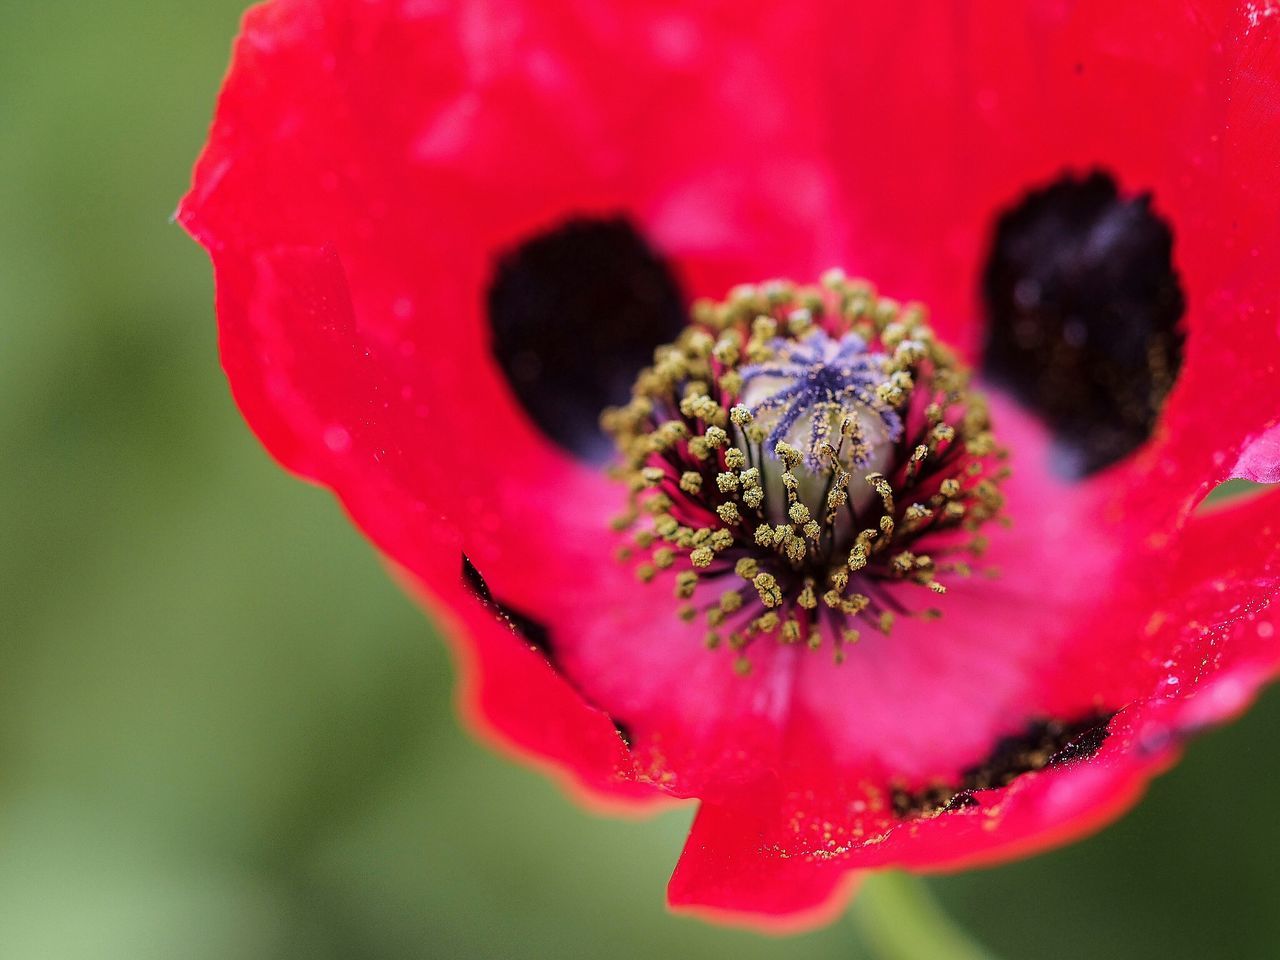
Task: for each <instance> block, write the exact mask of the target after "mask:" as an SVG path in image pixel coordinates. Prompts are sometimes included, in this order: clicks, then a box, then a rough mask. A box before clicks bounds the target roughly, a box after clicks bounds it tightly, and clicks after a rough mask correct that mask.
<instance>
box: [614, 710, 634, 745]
mask: <svg viewBox="0 0 1280 960" xmlns="http://www.w3.org/2000/svg"><path fill="white" fill-rule="evenodd" d="M613 729H615V730H617V731H618V738H619V739H620V740H622V745H623V746H624V747H626V748H627V749H628V750H630V749H631V744H632V743H634V742H635V738H634V735H633V734H632V733H631V728H630V727H628V726H627V725H626V724H625V723H623V722H622V721H620V720H618V719H616V718H615V719H614V721H613Z"/></svg>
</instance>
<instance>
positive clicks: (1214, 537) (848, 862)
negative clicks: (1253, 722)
mask: <svg viewBox="0 0 1280 960" xmlns="http://www.w3.org/2000/svg"><path fill="white" fill-rule="evenodd" d="M1160 555H1161V556H1163V557H1165V559H1166V563H1167V568H1165V569H1160V568H1158V567H1151V568H1149V569H1148V571H1147V572H1146V575H1138V576H1133V577H1130V578H1129V582H1130V586H1131V588H1132V590H1133V591H1134V593H1133V595H1132V597H1131V599H1132V601H1133V606H1132V607H1131V608H1129V609H1128V610H1125V609H1123V608H1113V609H1112V611H1111V612H1110V613H1109V614H1108V615H1107V616H1105V617H1104V616H1100V617H1099V618H1098V620H1097V622H1095V623H1093V624H1087V625H1086V629H1084V630H1081V631H1079V634H1078V636H1079V638H1080V639H1081V641H1083V643H1082V647H1083V650H1084V653H1085V654H1087V655H1093V656H1096V655H1097V654H1098V652H1099V646H1098V645H1096V644H1093V643H1091V638H1090V632H1091V631H1095V630H1098V631H1105V632H1103V633H1102V639H1104V640H1105V641H1106V642H1107V643H1108V644H1110V645H1111V646H1113V647H1115V648H1116V653H1115V654H1114V655H1113V656H1114V660H1118V661H1120V662H1124V663H1128V664H1130V665H1131V667H1130V670H1129V672H1128V673H1127V675H1126V676H1125V677H1124V685H1125V686H1126V687H1127V694H1128V696H1127V699H1126V700H1124V701H1123V702H1122V703H1120V704H1116V705H1119V706H1122V707H1123V709H1122V710H1121V712H1120V714H1119V715H1118V716H1117V717H1116V718H1115V719H1113V720H1112V721H1111V724H1110V735H1109V736H1108V738H1107V739H1106V740H1105V741H1104V742H1103V744H1102V747H1101V749H1100V750H1099V751H1098V752H1097V753H1096V754H1095V755H1094V756H1092V757H1091V758H1089V759H1088V760H1079V761H1074V762H1071V761H1068V762H1065V763H1062V764H1060V765H1058V766H1050V767H1048V768H1045V769H1043V770H1040V771H1039V772H1033V773H1026V774H1024V775H1022V776H1021V777H1018V778H1017V779H1015V780H1014V781H1013V782H1012V784H1010V785H1009V786H1008V787H1005V788H1003V789H999V790H988V791H978V792H976V793H975V794H974V795H973V796H974V800H975V801H976V803H975V804H973V805H963V806H957V807H956V808H955V809H952V810H948V811H946V812H942V813H940V814H937V815H934V816H931V817H930V816H925V817H919V818H914V819H907V820H905V821H904V820H900V819H898V818H896V817H893V816H891V815H890V814H889V812H888V810H887V809H886V801H887V797H886V790H887V787H888V784H887V783H886V782H885V780H884V779H883V777H882V776H880V775H879V772H878V771H874V770H869V771H864V775H863V776H861V777H860V776H859V775H858V772H857V771H855V770H851V769H849V768H844V769H839V768H833V767H832V766H830V765H827V766H820V765H818V764H816V763H815V764H814V765H813V766H812V767H811V768H810V771H809V776H807V777H803V778H802V777H799V776H784V777H780V778H778V779H777V780H775V781H773V782H772V783H771V784H768V783H765V784H758V785H756V787H755V789H753V791H752V792H751V793H749V794H748V793H745V792H744V793H743V794H740V795H739V796H738V797H737V798H736V799H735V800H733V801H730V802H721V803H719V804H716V805H714V806H710V805H709V806H706V807H704V812H703V813H700V815H699V818H698V821H697V822H696V825H695V832H694V837H692V838H691V840H690V843H689V844H688V845H687V846H686V848H685V852H684V854H683V855H682V859H681V863H680V866H679V867H678V868H677V870H676V874H675V877H674V878H673V881H672V897H673V899H674V900H675V901H676V902H678V903H679V904H683V905H689V904H704V905H707V906H710V907H713V908H720V907H724V906H725V905H726V902H728V903H731V904H733V903H736V904H737V905H738V908H739V909H741V910H748V911H754V912H758V913H759V914H761V915H762V919H763V920H764V921H765V922H771V918H772V916H773V915H774V914H775V913H777V912H790V911H797V912H805V913H808V914H809V915H816V916H821V911H822V910H823V909H824V908H826V907H829V906H830V905H831V904H832V903H833V902H836V901H838V899H839V896H838V893H839V886H838V880H839V877H840V875H841V874H842V873H843V872H845V871H850V870H853V871H857V870H863V869H867V868H872V867H880V866H899V867H909V868H913V869H921V870H936V869H954V868H959V867H968V866H975V865H979V864H989V863H993V862H998V861H1001V860H1005V859H1009V858H1011V857H1018V856H1025V855H1027V854H1029V853H1032V852H1035V851H1037V850H1041V849H1044V848H1046V847H1049V846H1053V845H1056V844H1060V843H1064V842H1067V841H1069V840H1072V839H1075V838H1076V837H1078V836H1080V835H1081V834H1083V833H1087V832H1090V831H1092V830H1095V829H1098V828H1099V827H1101V826H1103V825H1105V824H1106V823H1107V822H1109V821H1110V820H1112V819H1114V818H1115V817H1116V816H1118V815H1119V814H1120V813H1122V812H1123V811H1124V810H1125V809H1127V808H1128V807H1129V806H1130V805H1131V804H1132V803H1133V802H1134V801H1135V800H1136V799H1137V798H1138V797H1139V796H1140V795H1141V793H1142V791H1143V789H1144V788H1145V785H1146V783H1147V781H1148V780H1149V779H1150V778H1151V777H1152V776H1153V775H1155V774H1156V773H1158V772H1160V771H1161V770H1163V769H1165V768H1166V767H1167V766H1168V765H1170V764H1171V763H1172V762H1173V761H1174V760H1175V759H1176V757H1177V754H1178V751H1179V749H1180V747H1181V744H1182V743H1183V742H1184V741H1185V739H1186V738H1187V737H1188V736H1189V735H1191V734H1193V733H1195V732H1197V731H1199V730H1201V729H1203V728H1204V727H1206V726H1208V725H1211V724H1215V723H1221V722H1224V721H1226V720H1229V719H1231V718H1233V717H1235V716H1236V715H1238V714H1239V713H1240V712H1241V711H1243V710H1244V709H1246V708H1247V706H1248V705H1249V703H1250V702H1251V701H1252V699H1253V698H1254V696H1256V694H1257V692H1258V689H1259V688H1260V687H1261V686H1262V685H1263V684H1265V683H1267V682H1269V681H1270V680H1271V679H1272V678H1273V677H1274V676H1275V674H1276V672H1277V670H1278V669H1280V647H1278V646H1277V644H1276V642H1275V637H1276V631H1277V626H1278V624H1277V618H1276V614H1275V605H1276V603H1277V601H1280V491H1276V492H1274V493H1270V494H1267V495H1265V496H1261V497H1256V498H1253V499H1251V500H1249V501H1247V502H1244V503H1240V504H1238V505H1235V506H1228V507H1225V508H1219V509H1217V510H1213V511H1210V512H1208V513H1205V514H1201V515H1198V516H1197V517H1195V518H1194V520H1193V521H1192V522H1191V523H1190V524H1189V525H1188V527H1187V528H1186V530H1185V532H1184V533H1183V534H1182V536H1181V538H1180V539H1179V541H1178V542H1177V543H1176V545H1174V546H1171V547H1169V548H1167V549H1165V550H1164V551H1162V553H1161V554H1160ZM1142 611H1145V612H1142ZM1140 612H1142V613H1141V615H1140ZM1112 617H1115V618H1118V619H1115V622H1113V623H1112V624H1111V626H1110V629H1109V630H1107V629H1106V622H1107V620H1108V619H1109V618H1112ZM1113 669H1114V663H1113V662H1108V663H1105V664H1099V665H1098V667H1097V669H1096V670H1094V671H1093V672H1092V675H1091V676H1090V675H1089V674H1087V673H1077V674H1075V680H1074V681H1073V682H1075V683H1090V682H1105V680H1104V677H1105V676H1106V675H1108V674H1109V673H1110V672H1111V671H1112V670H1113ZM825 748H826V743H825V741H824V742H822V743H820V744H818V745H817V752H818V753H821V752H822V751H823V750H824V749H825ZM741 876H746V877H754V878H756V881H757V883H756V884H752V885H751V886H750V889H743V890H740V889H738V888H737V887H736V886H735V878H737V877H741ZM765 877H776V878H777V879H778V882H779V883H780V884H782V885H783V889H781V890H777V889H774V890H769V891H762V890H760V889H757V887H758V886H762V885H764V884H763V881H762V880H761V879H760V878H765ZM793 894H794V895H793ZM771 897H773V898H774V899H772V900H771V899H770V898H771ZM734 898H737V899H734ZM833 898H834V900H833Z"/></svg>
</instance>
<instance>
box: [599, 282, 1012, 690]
mask: <svg viewBox="0 0 1280 960" xmlns="http://www.w3.org/2000/svg"><path fill="white" fill-rule="evenodd" d="M601 422H602V423H603V425H604V428H605V429H606V430H607V431H608V432H609V433H610V434H611V435H612V436H613V437H614V440H615V442H616V444H617V447H618V451H619V453H620V463H619V464H618V466H617V467H616V468H615V470H616V475H617V476H618V477H619V478H620V479H622V480H624V481H625V482H626V483H627V485H628V489H629V506H628V510H627V512H626V513H625V514H624V515H623V516H621V517H619V518H618V519H617V520H616V521H615V527H616V528H617V529H618V530H620V531H627V532H629V535H630V542H629V545H628V546H627V547H625V548H624V549H623V551H621V555H620V560H621V561H622V562H625V563H631V564H634V565H635V570H636V574H637V576H638V577H639V578H640V579H641V580H642V581H644V582H650V581H655V580H657V579H659V578H660V577H664V576H673V577H674V585H673V589H674V591H675V594H676V597H677V598H678V599H680V600H681V601H682V603H681V605H680V607H679V615H680V616H681V617H682V618H683V619H686V620H696V619H699V618H701V619H703V620H704V621H705V623H706V626H707V636H706V642H707V645H708V646H709V647H712V648H714V647H718V646H720V645H722V644H726V643H727V644H728V645H729V646H730V647H731V648H733V649H734V650H736V651H739V652H741V651H742V650H745V649H746V647H747V646H749V645H750V644H751V643H754V642H756V641H757V640H759V639H761V638H765V637H771V638H775V639H776V640H778V641H779V642H782V643H788V644H794V643H805V644H807V645H808V646H809V647H811V648H814V649H818V648H820V647H822V646H824V644H829V645H830V646H831V647H832V649H833V651H834V655H835V658H836V660H837V661H840V660H842V659H843V656H844V651H845V648H846V647H847V646H848V645H849V644H852V643H856V642H857V641H858V638H859V636H860V631H861V630H862V629H865V628H867V627H871V628H873V629H876V630H879V631H881V632H883V633H886V634H887V633H889V632H890V630H891V629H892V627H893V623H894V620H895V618H896V617H898V616H925V617H936V616H939V615H940V611H938V610H937V609H936V608H935V607H933V606H932V605H930V603H931V601H930V600H929V599H928V598H936V596H937V595H940V594H944V593H946V587H945V585H944V582H943V578H946V577H954V576H968V575H969V573H970V565H969V559H970V558H972V557H976V556H978V555H980V554H981V553H982V551H983V549H984V547H985V541H984V539H983V538H982V536H981V535H980V534H978V533H977V530H978V528H979V527H980V526H981V525H982V524H983V523H985V522H986V521H987V520H990V519H992V518H993V517H996V516H997V515H998V514H999V512H1000V506H1001V502H1002V499H1001V496H1000V493H999V490H998V484H999V482H1000V481H1001V480H1002V479H1003V478H1004V477H1005V475H1006V474H1007V472H1008V471H1007V468H1006V467H1005V466H1004V465H1003V463H1002V461H1003V460H1004V458H1005V452H1004V450H1003V449H1002V448H1001V447H1000V446H999V445H998V444H997V443H996V441H995V438H994V437H993V436H992V434H991V430H990V421H989V416H988V412H987V408H986V405H985V403H984V402H983V400H982V398H981V397H979V396H978V395H977V394H976V393H974V392H973V391H972V390H970V388H969V376H968V372H967V371H966V370H964V369H962V367H961V366H960V365H959V363H958V362H957V360H956V358H955V357H954V355H953V354H952V353H951V351H950V350H948V349H947V348H946V347H945V346H944V345H942V344H940V343H939V342H938V341H937V340H936V339H935V338H934V336H933V331H932V330H931V329H930V328H929V326H928V325H927V323H926V318H925V311H924V309H923V308H922V307H920V306H918V305H907V306H905V307H904V306H900V305H899V304H898V303H896V302H895V301H892V300H889V299H887V298H882V297H877V296H876V294H875V292H874V290H873V289H872V288H871V287H870V286H869V285H867V284H865V283H861V282H856V281H849V280H847V279H845V277H844V275H843V273H841V272H839V271H831V272H829V273H828V274H827V275H826V276H824V277H823V281H822V284H821V285H820V286H805V287H798V286H795V285H793V284H791V283H787V282H782V281H776V282H771V283H767V284H763V285H760V286H743V287H739V288H737V289H735V290H734V291H733V292H732V293H731V294H730V297H729V299H728V300H727V301H726V302H723V303H712V302H709V301H700V302H698V303H696V304H695V305H694V309H693V312H692V320H691V321H690V323H689V325H688V326H687V327H686V328H685V329H684V330H683V331H682V333H681V334H680V336H679V337H678V338H677V339H676V341H675V342H674V343H672V344H668V345H665V346H662V347H659V348H658V349H657V350H656V351H655V353H654V363H653V365H652V366H650V367H646V368H645V369H644V370H643V371H641V373H640V375H639V377H638V378H637V380H636V383H635V386H634V388H633V390H632V399H631V401H630V403H628V404H627V405H626V406H624V407H620V408H611V409H609V410H606V411H605V412H604V414H603V416H602V418H601ZM913 590H914V592H915V597H917V598H920V599H914V598H913V597H912V592H913ZM921 599H923V600H925V602H923V603H922V602H921ZM737 662H738V664H739V666H740V667H741V668H743V669H746V668H747V661H746V660H745V659H744V658H741V657H740V658H739V659H738V661H737Z"/></svg>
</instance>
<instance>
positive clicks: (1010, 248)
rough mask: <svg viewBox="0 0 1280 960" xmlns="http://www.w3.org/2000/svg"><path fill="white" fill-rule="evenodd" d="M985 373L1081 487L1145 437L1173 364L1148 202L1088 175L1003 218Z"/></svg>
mask: <svg viewBox="0 0 1280 960" xmlns="http://www.w3.org/2000/svg"><path fill="white" fill-rule="evenodd" d="M982 283H983V287H982V289H983V297H984V300H985V304H986V311H987V320H988V330H987V342H986V348H985V354H984V358H983V370H984V373H985V374H986V377H987V378H988V379H989V380H990V381H992V382H993V383H995V384H998V385H1000V386H1002V387H1004V388H1006V389H1008V390H1009V391H1010V392H1011V393H1012V394H1013V395H1014V396H1015V397H1017V398H1018V399H1019V400H1021V401H1022V402H1023V403H1024V404H1026V405H1027V406H1028V407H1029V408H1030V409H1032V410H1033V411H1035V412H1036V413H1037V414H1039V415H1040V416H1041V418H1042V419H1043V420H1044V421H1045V422H1046V423H1047V425H1048V426H1049V428H1050V429H1051V430H1052V431H1053V432H1054V434H1055V438H1056V439H1057V441H1058V443H1057V446H1058V449H1059V450H1060V452H1061V453H1062V455H1063V456H1062V457H1061V461H1062V462H1061V464H1060V468H1061V469H1062V471H1063V472H1064V473H1067V474H1069V475H1072V476H1083V475H1086V474H1089V473H1092V472H1094V471H1096V470H1099V469H1101V468H1103V467H1106V466H1109V465H1110V464H1112V463H1115V462H1116V461H1117V460H1119V459H1121V458H1122V457H1124V456H1125V455H1126V454H1128V453H1130V452H1132V451H1133V450H1135V449H1137V448H1138V447H1139V446H1141V445H1142V444H1143V443H1144V442H1145V441H1146V440H1147V438H1148V437H1149V436H1150V435H1151V431H1152V428H1153V427H1154V426H1155V422H1156V417H1157V416H1158V414H1159V412H1160V407H1161V404H1162V403H1163V402H1164V398H1165V396H1166V395H1167V394H1168V392H1169V390H1170V388H1171V387H1172V386H1173V382H1174V379H1175V378H1176V377H1177V374H1178V369H1179V367H1180V366H1181V363H1182V346H1183V335H1182V332H1181V330H1180V328H1179V321H1180V320H1181V317H1182V313H1183V309H1184V307H1185V300H1184V298H1183V294H1182V287H1181V284H1180V283H1179V280H1178V276H1177V274H1176V273H1175V272H1174V268H1173V233H1172V231H1171V230H1170V228H1169V225H1168V224H1167V223H1165V222H1164V221H1163V220H1162V219H1161V218H1160V217H1159V216H1157V215H1156V214H1155V213H1154V212H1152V210H1151V198H1150V196H1149V195H1143V196H1138V197H1122V196H1120V194H1119V192H1118V191H1117V189H1116V184H1115V181H1114V180H1112V179H1111V177H1110V176H1108V175H1107V174H1105V173H1102V172H1095V173H1092V174H1089V175H1088V176H1085V177H1083V178H1076V177H1072V176H1066V177H1063V178H1062V179H1060V180H1058V181H1056V182H1055V183H1053V184H1051V185H1050V186H1048V187H1045V188H1044V189H1042V190H1036V191H1033V192H1031V193H1029V194H1027V195H1026V197H1024V198H1023V199H1022V201H1021V202H1019V203H1018V204H1017V206H1015V207H1013V208H1012V209H1010V210H1008V211H1007V212H1005V213H1004V214H1003V215H1002V216H1001V217H1000V220H999V222H998V223H997V225H996V230H995V238H994V241H993V243H992V249H991V253H990V256H989V259H988V261H987V265H986V270H985V273H984V275H983V281H982Z"/></svg>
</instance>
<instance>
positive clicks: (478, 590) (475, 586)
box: [462, 553, 635, 750]
mask: <svg viewBox="0 0 1280 960" xmlns="http://www.w3.org/2000/svg"><path fill="white" fill-rule="evenodd" d="M462 582H463V583H464V584H466V586H467V589H469V590H470V591H471V592H472V593H473V594H474V595H475V597H476V599H477V600H479V601H480V602H481V603H483V604H484V605H485V606H486V607H488V608H489V609H490V610H492V611H493V615H494V616H495V617H497V618H498V620H499V621H501V622H502V623H503V624H505V625H506V626H507V627H509V628H510V629H511V632H512V633H513V634H515V635H516V636H517V637H519V638H520V639H521V640H523V641H524V642H525V643H527V644H529V646H531V647H534V648H535V649H537V651H538V652H539V653H541V654H542V656H543V657H544V658H546V661H547V663H549V664H550V665H551V668H552V669H553V670H555V671H556V673H557V674H559V676H560V677H561V679H563V680H564V682H565V683H567V684H569V686H570V687H572V688H573V690H574V691H575V692H576V693H577V694H578V696H580V697H581V698H582V699H583V701H584V702H586V703H588V704H590V705H591V706H592V707H594V708H595V709H597V710H600V711H601V712H602V713H604V714H605V715H606V716H609V719H610V721H611V722H612V723H613V727H614V729H615V730H617V731H618V738H619V739H620V740H621V741H622V745H623V746H624V747H626V748H627V749H628V750H630V749H631V745H632V744H633V743H634V742H635V738H634V735H633V734H632V732H631V728H630V727H628V726H627V725H626V724H625V723H623V722H622V721H621V720H618V719H617V718H616V717H613V716H612V715H610V714H609V713H608V711H606V710H604V709H603V708H602V707H600V706H599V705H598V704H596V703H594V702H593V701H592V700H591V698H589V697H588V696H587V695H586V692H585V691H583V689H582V688H581V687H580V686H578V685H577V684H576V683H574V682H573V680H572V679H571V678H570V677H569V676H568V675H567V674H566V673H565V672H564V670H563V669H561V667H560V664H558V663H557V662H556V655H555V650H554V648H553V647H552V643H551V631H550V630H549V629H548V628H547V626H546V624H544V623H542V622H541V621H539V620H535V619H534V618H533V617H530V616H529V615H527V614H524V613H521V612H520V611H519V610H516V609H515V608H514V607H511V606H509V605H507V604H505V603H502V602H501V601H499V600H498V599H496V598H495V597H494V595H493V591H492V590H490V589H489V584H488V583H487V582H486V581H485V579H484V577H483V576H481V574H480V571H479V570H478V569H477V568H476V565H475V564H474V563H472V562H471V558H470V557H468V556H467V555H466V554H465V553H464V554H463V555H462Z"/></svg>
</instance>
